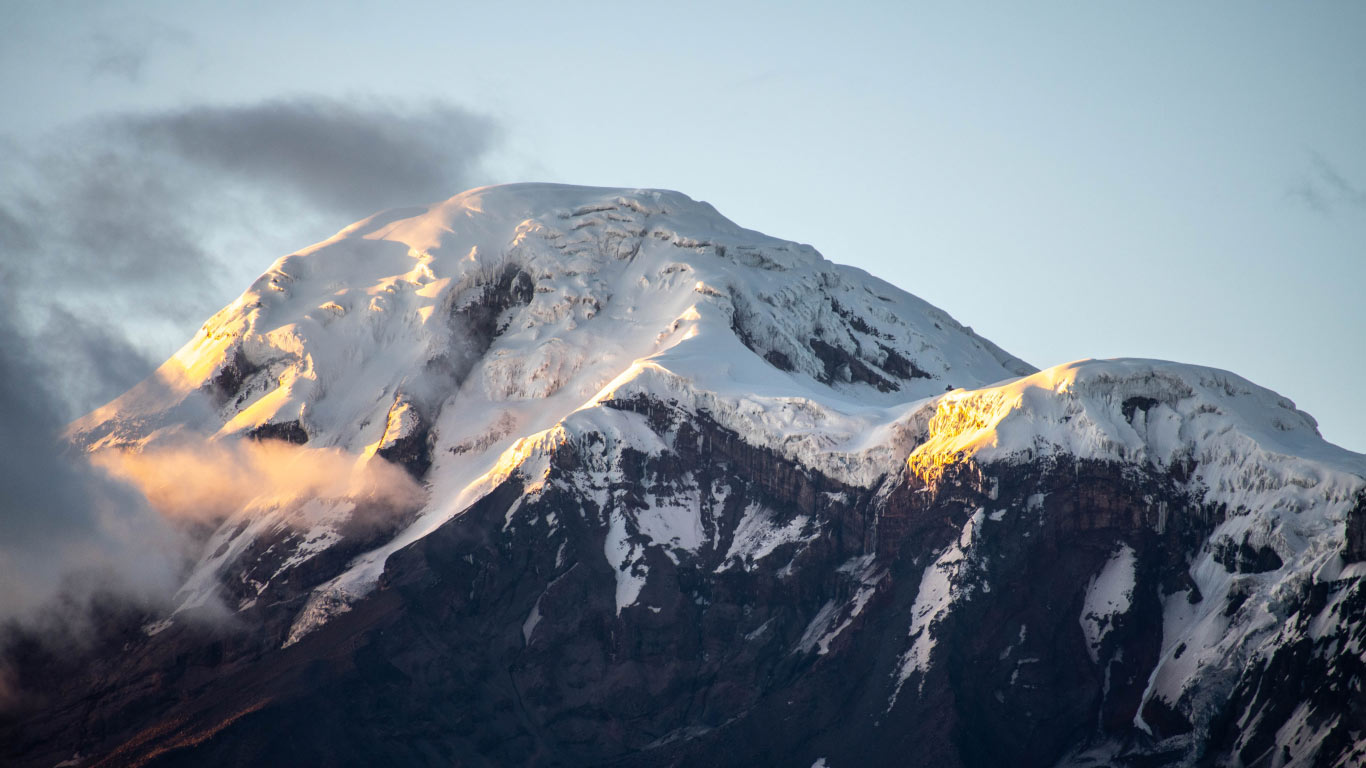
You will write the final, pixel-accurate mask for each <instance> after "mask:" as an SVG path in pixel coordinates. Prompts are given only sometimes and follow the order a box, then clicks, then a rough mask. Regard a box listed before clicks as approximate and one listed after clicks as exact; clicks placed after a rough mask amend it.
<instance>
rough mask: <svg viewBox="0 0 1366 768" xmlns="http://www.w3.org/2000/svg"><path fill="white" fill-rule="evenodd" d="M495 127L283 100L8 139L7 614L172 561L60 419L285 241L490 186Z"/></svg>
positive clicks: (144, 585) (209, 307) (131, 587)
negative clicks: (73, 445) (486, 173)
mask: <svg viewBox="0 0 1366 768" xmlns="http://www.w3.org/2000/svg"><path fill="white" fill-rule="evenodd" d="M106 64H107V66H109V67H112V68H114V69H119V68H120V67H122V68H124V70H125V71H126V73H129V74H132V75H135V74H136V72H137V68H138V67H140V66H141V65H140V64H139V63H138V61H137V60H136V57H133V58H128V59H127V60H126V61H119V60H117V57H115V58H111V59H110V60H109V61H108V62H106ZM497 135H498V132H497V130H496V128H495V126H494V125H493V124H492V123H491V122H490V121H489V120H488V119H486V118H483V117H480V116H478V115H474V114H471V113H469V112H466V111H464V110H461V109H458V108H456V107H452V106H449V105H443V104H434V105H429V106H426V107H423V108H417V109H405V108H394V107H391V106H386V105H383V104H379V103H367V104H360V105H357V104H353V103H341V102H334V101H322V100H313V99H295V100H277V101H270V102H265V103H260V104H252V105H246V106H236V107H195V108H189V109H182V110H176V111H169V112H160V113H154V114H145V113H144V114H121V115H112V116H106V117H104V118H102V119H99V120H95V121H91V122H88V123H85V124H82V125H79V126H74V127H71V128H68V129H67V130H65V131H63V132H61V133H59V134H56V135H53V136H51V137H49V139H48V140H47V141H46V143H44V144H43V145H41V146H25V147H19V146H16V145H14V144H13V143H12V142H10V143H5V142H4V140H3V138H0V167H3V168H5V173H4V174H0V435H3V436H4V440H3V441H0V488H3V489H4V491H3V493H0V584H4V585H5V588H4V589H3V590H0V592H2V593H4V594H2V595H0V620H4V619H6V618H14V617H16V616H22V615H25V613H26V612H31V611H32V610H33V609H34V608H35V607H36V606H38V605H41V604H44V603H45V602H47V601H49V600H50V599H51V598H52V597H53V596H54V595H56V594H58V593H59V592H60V591H62V590H63V589H67V590H68V591H69V590H70V589H72V588H73V587H72V585H73V584H78V583H81V584H92V583H96V584H101V585H103V586H104V587H105V588H111V585H117V586H118V589H119V590H120V591H121V592H123V593H127V594H138V595H149V594H154V593H156V592H157V590H158V589H162V590H164V589H165V588H166V587H167V584H168V583H169V579H170V576H169V574H171V573H172V572H174V570H175V569H176V567H177V566H178V563H177V562H176V561H175V560H176V556H175V555H174V553H175V552H177V551H179V550H178V549H177V548H176V547H175V546H173V545H170V544H167V543H166V542H167V540H168V538H174V534H173V532H172V531H171V528H170V527H168V526H166V525H165V524H164V522H163V521H162V520H161V518H159V517H158V516H157V515H156V514H155V513H154V512H152V511H150V508H149V507H148V505H147V503H146V501H145V500H144V499H142V497H141V496H139V495H138V494H136V493H135V492H133V491H132V490H131V489H129V488H128V487H126V486H123V485H120V484H117V483H115V482H114V481H112V480H110V479H109V478H108V477H107V476H106V475H104V474H103V473H101V472H100V471H98V470H96V469H93V468H91V467H90V466H89V465H88V464H87V463H86V462H85V461H84V457H83V456H81V455H73V454H72V452H71V451H70V449H69V446H67V445H66V444H64V442H63V440H62V439H61V432H62V429H63V428H64V426H65V424H66V423H67V422H68V421H69V420H70V419H71V418H74V417H75V416H78V415H80V414H81V413H82V412H85V411H86V410H88V409H90V408H92V407H94V406H96V405H99V404H101V403H103V402H105V401H107V400H108V399H110V398H112V397H113V396H115V395H117V394H118V393H120V392H122V391H123V390H125V389H127V388H128V387H129V386H130V385H131V384H133V383H135V382H136V381H138V380H140V379H141V378H143V377H145V376H146V375H148V374H149V373H150V372H151V370H152V365H153V359H160V358H164V357H165V356H166V355H167V354H168V353H169V351H170V349H172V348H173V347H174V343H179V342H182V341H184V340H185V339H186V338H188V337H189V336H190V334H191V332H192V330H193V328H194V326H195V325H196V324H197V323H198V322H200V321H202V320H203V319H204V318H205V317H207V316H209V315H210V314H212V312H214V311H215V310H217V309H218V308H219V307H220V306H222V305H223V304H225V303H227V301H229V300H230V299H231V297H232V296H233V295H235V293H236V292H237V291H238V290H240V289H241V288H242V287H244V286H245V285H246V284H247V282H248V281H249V280H250V278H251V277H253V276H254V275H255V274H257V273H259V272H260V271H261V270H262V269H263V268H264V267H265V266H266V265H267V264H268V263H269V262H270V261H271V260H272V259H273V258H275V257H276V256H279V255H282V254H283V253H286V252H288V251H287V249H288V248H292V247H297V246H299V245H302V244H305V243H309V242H313V241H316V240H318V239H321V238H322V237H325V236H327V235H329V234H331V233H332V232H335V231H336V230H337V229H340V228H341V227H342V226H344V225H346V224H348V223H350V222H351V221H352V220H354V219H356V218H360V217H361V216H364V215H367V214H369V213H372V212H374V211H375V210H376V209H381V208H390V207H397V206H400V205H409V204H412V203H419V202H431V201H434V200H439V199H443V198H445V197H448V196H450V195H452V194H455V193H457V192H459V191H461V190H463V189H465V188H467V187H469V186H474V185H475V184H476V183H477V182H482V181H484V179H482V178H479V176H480V175H481V173H482V172H481V171H480V163H481V161H482V158H483V157H484V156H485V155H486V153H487V152H488V151H489V149H490V148H491V147H492V146H493V144H494V143H495V140H496V138H497ZM243 244H249V245H243ZM157 334H161V335H160V336H158V335H157ZM167 338H171V339H173V341H174V343H170V344H168V343H167V342H166V339H167ZM95 572H98V573H101V574H104V573H106V572H107V575H101V576H98V577H91V576H90V575H89V574H91V573H95ZM81 574H85V575H84V576H81ZM73 579H74V581H73ZM68 603H70V600H68ZM76 603H79V600H77V601H76Z"/></svg>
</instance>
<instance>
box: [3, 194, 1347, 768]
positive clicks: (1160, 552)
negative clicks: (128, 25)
mask: <svg viewBox="0 0 1366 768" xmlns="http://www.w3.org/2000/svg"><path fill="white" fill-rule="evenodd" d="M547 200H549V201H550V203H553V205H552V204H549V203H546V201H547ZM462 227H468V231H466V230H464V229H462ZM443 254H444V255H443ZM357 265H359V266H357ZM342 268H347V269H353V270H357V271H358V272H357V274H361V275H362V277H364V281H360V280H359V278H357V279H356V280H353V281H352V282H353V284H346V283H345V282H342V281H339V280H338V279H337V278H336V276H335V275H334V273H333V271H334V270H336V269H342ZM365 270H370V271H365ZM186 350H188V351H182V353H179V354H178V356H177V357H176V358H175V359H173V360H172V361H170V362H168V364H167V366H166V368H165V369H163V371H162V372H161V373H160V375H159V377H158V379H157V381H155V382H153V383H152V384H148V385H144V386H142V387H140V388H139V389H137V390H135V391H134V392H132V393H130V394H129V395H126V396H125V397H124V398H121V399H120V400H119V401H116V403H114V404H113V405H111V406H110V407H108V408H106V409H102V410H101V411H100V412H98V413H97V414H96V415H95V416H92V417H90V418H88V419H86V420H84V421H83V422H81V423H79V424H78V425H76V426H75V427H73V435H74V437H73V439H75V440H76V441H77V442H78V443H79V444H82V445H85V446H87V447H93V448H99V447H102V446H116V447H117V446H123V447H129V446H133V447H136V446H139V445H141V443H142V441H144V440H151V439H153V438H154V437H155V434H156V433H157V432H158V430H162V429H165V428H167V427H169V428H170V430H169V431H171V432H174V433H176V434H177V435H181V436H182V437H183V435H184V434H193V433H195V431H196V430H198V432H199V433H200V434H204V435H209V436H210V437H207V438H205V439H206V440H211V441H212V440H227V439H238V438H241V437H245V438H248V439H253V438H254V439H273V440H283V441H285V442H287V443H294V444H303V443H305V442H307V444H308V446H307V448H300V449H298V450H301V451H302V450H329V451H336V452H343V453H345V455H346V457H347V459H346V460H347V461H350V460H351V458H352V457H354V459H355V461H356V462H357V463H364V462H369V461H378V462H385V461H387V462H390V463H393V464H396V465H399V466H401V467H402V468H403V470H405V471H406V472H407V476H408V477H410V478H414V479H416V480H418V481H421V482H423V483H425V485H426V491H427V494H428V498H426V499H424V500H423V501H421V502H420V503H418V502H413V504H414V505H415V506H411V507H407V506H405V507H402V508H398V509H393V508H388V507H386V506H385V504H386V503H389V502H382V501H380V500H379V497H378V496H375V495H368V494H366V493H361V492H356V493H353V494H351V495H349V496H345V497H342V498H326V499H308V500H306V501H304V502H302V503H299V504H294V505H292V506H290V505H274V506H269V505H266V506H264V507H262V508H253V509H248V510H243V511H242V513H241V514H237V515H234V516H231V517H229V518H227V519H226V520H223V521H221V522H216V523H215V525H216V526H217V527H213V526H210V528H211V530H209V531H208V532H207V533H206V534H205V536H204V537H203V539H204V540H203V550H204V551H203V554H202V556H200V558H199V560H198V561H197V562H196V563H195V567H194V570H193V571H192V573H191V575H190V576H189V577H188V578H187V585H186V589H185V590H184V591H183V592H182V594H181V595H178V596H177V601H178V602H177V607H176V609H175V610H174V612H173V611H172V610H166V609H160V610H157V611H139V610H134V609H126V608H114V607H107V608H104V609H103V610H102V612H101V613H99V615H97V616H96V617H95V619H94V622H95V627H94V632H93V633H92V634H93V636H94V639H93V640H92V641H91V643H90V644H89V645H88V646H82V647H80V648H77V649H75V650H63V651H62V652H58V651H55V650H54V649H53V648H51V647H50V646H46V645H43V644H41V643H39V642H38V641H37V639H36V638H34V637H31V636H26V635H24V634H22V633H13V634H11V635H10V636H8V637H7V638H5V643H6V649H7V652H6V654H5V655H6V656H7V657H8V658H9V659H10V666H9V670H8V672H6V670H4V669H0V673H5V674H4V675H3V676H0V682H5V683H6V684H7V685H8V688H9V689H10V690H12V691H15V692H17V694H18V695H17V697H15V698H13V699H12V700H10V701H9V702H8V708H7V709H4V710H0V762H2V763H4V764H5V765H16V766H28V765H33V766H39V765H42V766H51V765H57V764H63V763H65V764H68V765H82V766H92V765H93V766H123V765H139V766H142V765H155V766H175V765H202V764H246V765H300V764H309V765H376V764H386V765H428V764H443V765H446V764H455V765H470V766H480V765H490V766H492V765H543V766H578V765H583V766H588V765H609V764H610V765H621V766H661V765H671V766H672V765H679V766H716V765H736V766H741V765H745V766H748V765H770V764H771V765H798V766H807V765H813V764H816V763H817V762H818V761H819V760H821V759H824V761H825V763H824V764H825V765H827V766H835V767H836V768H840V767H842V766H855V765H897V766H903V765H912V766H996V765H1020V766H1054V765H1057V766H1101V765H1106V766H1108V765H1127V766H1164V765H1209V766H1223V765H1241V766H1254V765H1315V766H1318V765H1323V766H1347V765H1357V764H1360V763H1361V762H1362V760H1363V759H1366V742H1364V741H1363V734H1362V732H1363V730H1366V725H1364V724H1366V695H1364V694H1363V681H1366V669H1363V651H1362V649H1363V647H1366V587H1363V575H1364V574H1366V566H1363V565H1362V564H1361V562H1360V561H1362V560H1363V559H1366V460H1363V458H1362V457H1359V456H1355V455H1351V454H1347V452H1345V451H1341V450H1340V449H1336V448H1333V447H1332V446H1327V445H1326V444H1325V443H1323V442H1322V440H1320V439H1318V437H1317V433H1316V432H1315V431H1314V428H1313V422H1312V420H1311V419H1309V417H1308V416H1306V415H1305V414H1302V413H1300V412H1299V411H1297V410H1295V409H1294V407H1293V404H1291V403H1289V401H1286V400H1284V399H1283V398H1280V397H1279V396H1276V395H1275V394H1274V393H1270V392H1268V391H1266V390H1263V389H1261V388H1258V387H1255V385H1252V384H1251V383H1249V382H1246V381H1244V380H1242V379H1239V378H1237V377H1236V376H1233V375H1232V374H1227V373H1226V372H1220V371H1214V370H1212V369H1204V368H1198V367H1194V366H1178V365H1176V364H1168V363H1160V362H1156V361H1127V360H1120V361H1089V362H1081V363H1075V364H1069V365H1066V366H1058V367H1056V368H1053V369H1048V370H1045V371H1038V372H1035V371H1033V369H1032V368H1030V367H1028V366H1027V365H1025V364H1023V363H1021V362H1020V361H1018V360H1016V359H1014V358H1012V357H1010V356H1009V355H1008V354H1006V353H1005V352H1003V351H1001V350H999V349H997V348H995V347H994V346H992V345H990V343H989V342H986V341H985V340H982V339H980V338H978V337H976V336H975V334H972V332H971V330H970V329H967V328H964V327H962V326H959V325H957V324H956V323H955V322H954V321H953V320H952V319H951V318H948V317H947V315H944V314H943V313H941V312H939V311H938V310H935V309H934V308H932V307H929V306H928V305H925V304H924V303H923V302H920V301H919V300H918V299H915V298H914V297H911V296H909V295H907V294H904V293H901V292H899V291H896V290H895V289H894V288H893V287H891V286H888V285H886V284H885V283H881V282H880V281H876V280H875V279H873V278H871V277H869V276H867V275H864V274H862V273H859V272H858V271H857V270H850V269H847V268H840V267H836V266H834V265H830V264H829V263H828V262H824V261H823V260H822V259H820V257H819V255H818V254H815V253H814V251H811V249H809V248H807V247H804V246H798V245H796V244H792V243H784V242H782V241H774V240H772V239H770V238H766V237H764V236H762V235H758V234H757V233H752V232H749V231H747V230H741V229H740V228H738V227H735V226H734V225H732V224H730V222H727V221H725V220H724V219H721V218H720V217H719V216H718V215H716V214H715V212H714V211H712V210H711V209H710V207H709V206H705V204H701V203H697V202H695V201H691V200H688V199H687V198H685V197H683V196H681V195H677V194H676V193H659V192H649V191H622V190H582V189H577V188H562V187H539V186H536V187H528V188H523V187H516V188H497V189H491V190H475V191H473V192H471V193H467V194H466V195H462V196H458V197H457V198H453V199H452V200H451V201H447V202H446V203H443V204H441V205H438V206H433V208H432V209H431V210H429V211H426V212H424V213H423V215H421V216H414V217H412V218H410V219H399V220H393V219H392V218H382V219H378V220H367V221H366V222H361V223H359V224H357V225H355V226H353V227H351V228H348V229H347V230H344V231H343V233H341V234H339V235H338V237H337V238H334V239H333V240H331V241H328V242H327V243H324V244H320V245H319V246H317V247H315V248H314V249H310V250H308V251H307V252H301V253H300V254H294V255H291V256H289V257H286V258H285V259H282V260H281V261H279V262H277V264H276V265H275V266H274V267H272V269H271V270H270V271H268V272H267V273H266V275H264V276H263V277H262V278H261V279H260V280H258V281H257V283H256V284H255V285H254V286H253V288H252V289H251V290H250V291H248V292H247V293H246V294H244V295H243V297H242V298H241V299H239V300H238V302H236V303H235V304H234V305H232V306H230V307H229V308H228V309H227V310H225V311H224V312H223V313H220V314H219V315H218V316H216V317H215V319H214V320H213V321H211V323H209V324H207V325H206V327H205V330H204V331H203V332H202V333H201V334H200V335H199V336H197V337H196V340H195V342H194V343H192V344H191V345H188V346H187V348H186ZM1025 374H1028V375H1025ZM1012 375H1020V376H1021V378H1018V379H1010V378H1009V377H1010V376H1012ZM946 390H947V391H946ZM163 398H169V399H170V400H172V401H173V402H170V403H169V404H167V403H164V402H163V401H162V400H163ZM187 414H188V415H187ZM193 419H199V420H200V421H193ZM277 447H279V448H280V450H289V449H290V448H289V446H277ZM394 474H395V475H397V476H398V477H400V478H401V479H405V481H406V478H404V476H403V474H402V473H401V472H395V473H394ZM392 503H394V504H397V503H398V502H392ZM112 605H113V604H112V603H111V606H112ZM225 616H226V617H228V618H226V619H225V618H224V617H225ZM0 692H2V691H0ZM4 703H5V702H0V704H4Z"/></svg>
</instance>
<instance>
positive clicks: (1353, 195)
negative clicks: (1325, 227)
mask: <svg viewBox="0 0 1366 768" xmlns="http://www.w3.org/2000/svg"><path fill="white" fill-rule="evenodd" d="M1309 166H1310V170H1309V172H1308V173H1306V174H1305V176H1304V177H1303V178H1302V179H1300V180H1299V181H1298V182H1296V183H1295V184H1293V185H1291V187H1290V188H1289V190H1287V194H1288V195H1289V196H1290V197H1291V198H1292V199H1294V200H1297V201H1299V202H1300V203H1301V204H1303V205H1304V206H1306V207H1307V208H1309V209H1310V210H1312V211H1315V212H1317V213H1322V214H1325V215H1330V214H1332V213H1333V212H1334V211H1336V210H1337V209H1338V208H1341V207H1344V206H1345V207H1349V208H1366V189H1362V188H1361V187H1358V186H1357V185H1356V184H1353V183H1352V182H1351V180H1349V179H1348V178H1347V177H1346V176H1345V175H1343V173H1342V172H1341V171H1340V170H1338V168H1337V166H1335V165H1333V164H1332V163H1331V162H1329V161H1328V159H1327V158H1325V157H1324V156H1323V155H1321V154H1319V153H1318V152H1314V151H1310V152H1309Z"/></svg>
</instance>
